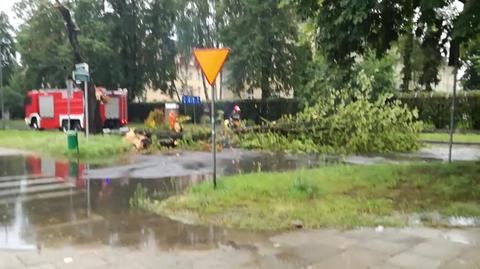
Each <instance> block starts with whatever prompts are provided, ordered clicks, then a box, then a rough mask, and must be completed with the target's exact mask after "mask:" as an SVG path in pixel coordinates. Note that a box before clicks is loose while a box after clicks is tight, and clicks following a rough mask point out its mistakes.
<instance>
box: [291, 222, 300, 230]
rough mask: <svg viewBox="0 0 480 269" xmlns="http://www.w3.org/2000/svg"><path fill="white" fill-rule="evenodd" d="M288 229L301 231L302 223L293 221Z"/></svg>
mask: <svg viewBox="0 0 480 269" xmlns="http://www.w3.org/2000/svg"><path fill="white" fill-rule="evenodd" d="M290 229H292V230H294V229H297V230H299V229H303V221H301V220H293V221H292V222H291V223H290Z"/></svg>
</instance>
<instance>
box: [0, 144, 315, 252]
mask: <svg viewBox="0 0 480 269" xmlns="http://www.w3.org/2000/svg"><path fill="white" fill-rule="evenodd" d="M170 157H171V158H179V156H177V155H175V156H170ZM230 157H231V156H230ZM237 157H238V158H233V159H232V158H225V156H224V157H222V156H219V160H218V164H219V173H220V174H221V175H227V174H238V173H246V172H252V171H273V170H275V171H276V170H287V169H295V168H300V167H311V166H314V165H315V164H318V159H317V158H315V157H309V156H305V157H301V158H299V157H293V156H290V155H282V156H275V158H273V157H274V156H272V155H271V154H267V153H256V154H253V155H252V154H248V155H242V156H237ZM202 159H204V158H200V159H195V158H194V159H188V160H186V161H183V162H181V163H178V165H179V167H177V168H172V169H177V170H179V171H176V173H177V172H182V171H183V173H177V174H179V175H178V176H172V177H164V176H162V175H165V173H164V172H168V171H172V169H168V166H165V167H167V168H165V167H163V166H158V165H157V166H155V168H152V169H153V170H156V171H157V172H156V173H155V174H153V175H150V176H149V177H147V178H143V179H141V178H134V177H130V176H129V174H128V173H125V171H122V170H120V172H119V171H117V170H118V168H104V170H102V169H100V170H98V171H105V172H106V173H108V171H110V172H112V174H113V175H112V176H108V174H107V175H106V176H105V174H103V176H101V177H97V178H95V177H92V178H90V177H89V179H88V180H87V178H86V177H87V176H86V175H89V174H91V173H89V170H94V169H92V167H89V166H88V165H84V164H80V163H76V162H62V161H54V160H50V159H45V158H38V157H35V156H0V249H17V250H19V249H20V250H21V249H25V250H27V249H41V248H43V247H52V246H68V245H78V244H91V243H101V244H106V245H109V246H128V247H140V248H153V249H155V248H162V249H175V248H195V249H199V248H210V247H217V246H218V244H227V245H228V244H233V245H234V246H241V245H242V244H245V245H248V243H249V242H251V240H254V239H255V240H258V239H260V238H262V237H263V236H268V234H267V233H253V232H252V233H250V232H248V231H233V230H228V229H223V228H218V227H205V226H194V225H187V224H182V223H179V222H176V221H172V220H170V219H168V218H164V217H161V216H156V215H151V214H148V213H145V212H142V211H139V210H136V209H134V208H131V207H130V205H129V200H130V198H131V197H132V196H133V195H134V192H135V189H136V188H137V186H138V185H139V184H141V185H142V186H143V187H145V188H147V189H148V192H149V193H150V194H153V193H154V194H155V196H156V197H169V196H170V195H173V194H176V193H179V192H181V191H183V190H185V188H187V187H188V186H189V185H191V184H195V183H198V182H201V181H203V180H205V179H206V177H208V175H207V174H208V172H205V171H206V170H205V169H209V166H208V165H206V164H205V163H204V162H202V161H201V160H202ZM156 161H158V160H156ZM207 163H208V162H207ZM157 164H158V163H157ZM166 164H168V163H166ZM105 169H106V170H105ZM159 170H162V171H163V170H168V171H163V172H162V171H159ZM115 171H116V172H118V173H120V174H121V175H122V176H121V177H115V175H114V174H115ZM150 172H151V171H150ZM150 172H148V171H147V172H146V173H147V174H148V173H150ZM144 174H145V173H144ZM180 174H182V175H180ZM206 175H207V176H206ZM156 176H161V177H162V178H160V179H155V178H154V177H156Z"/></svg>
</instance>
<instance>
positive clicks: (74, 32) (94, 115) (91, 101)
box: [55, 0, 103, 134]
mask: <svg viewBox="0 0 480 269" xmlns="http://www.w3.org/2000/svg"><path fill="white" fill-rule="evenodd" d="M55 3H56V5H55V6H56V7H57V9H58V10H59V11H60V13H61V14H62V17H63V20H64V21H65V27H66V29H67V33H68V39H69V41H70V45H71V46H72V51H73V62H74V63H75V64H79V63H82V62H83V59H82V55H81V54H80V43H79V42H78V32H79V31H80V29H78V27H77V25H76V24H75V22H74V21H73V19H72V16H71V13H70V10H68V8H66V7H65V6H64V5H62V3H60V1H59V0H55ZM84 89H85V87H84ZM87 91H88V100H87V102H88V114H89V118H88V126H89V129H90V133H92V134H99V133H102V132H103V126H102V125H103V124H102V119H101V117H100V101H98V100H97V98H96V89H95V85H94V83H93V81H92V82H91V83H89V85H88V89H87Z"/></svg>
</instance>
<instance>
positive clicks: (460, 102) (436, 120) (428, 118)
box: [397, 91, 480, 130]
mask: <svg viewBox="0 0 480 269" xmlns="http://www.w3.org/2000/svg"><path fill="white" fill-rule="evenodd" d="M397 98H398V99H399V100H401V101H402V102H403V103H405V104H407V105H408V106H409V107H410V108H412V109H413V108H417V109H418V112H419V118H420V120H422V121H424V122H426V123H430V124H433V125H434V126H435V128H436V129H445V128H448V126H449V124H450V109H451V105H452V94H447V93H408V94H400V95H398V96H397ZM455 109H456V110H455V122H456V123H457V127H461V128H466V129H476V130H480V91H468V92H467V91H461V92H459V93H458V95H457V102H456V107H455Z"/></svg>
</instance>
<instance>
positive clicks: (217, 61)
mask: <svg viewBox="0 0 480 269" xmlns="http://www.w3.org/2000/svg"><path fill="white" fill-rule="evenodd" d="M229 54H230V49H195V50H193V55H194V56H195V59H196V60H197V62H198V64H199V65H200V68H201V69H202V72H203V74H204V75H205V77H206V79H207V81H208V84H210V86H212V99H211V100H212V101H211V107H210V114H211V121H212V155H213V187H214V188H216V187H217V143H216V134H215V80H216V78H217V76H218V73H220V71H221V70H222V68H223V65H224V64H225V62H226V61H227V58H228V55H229Z"/></svg>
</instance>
